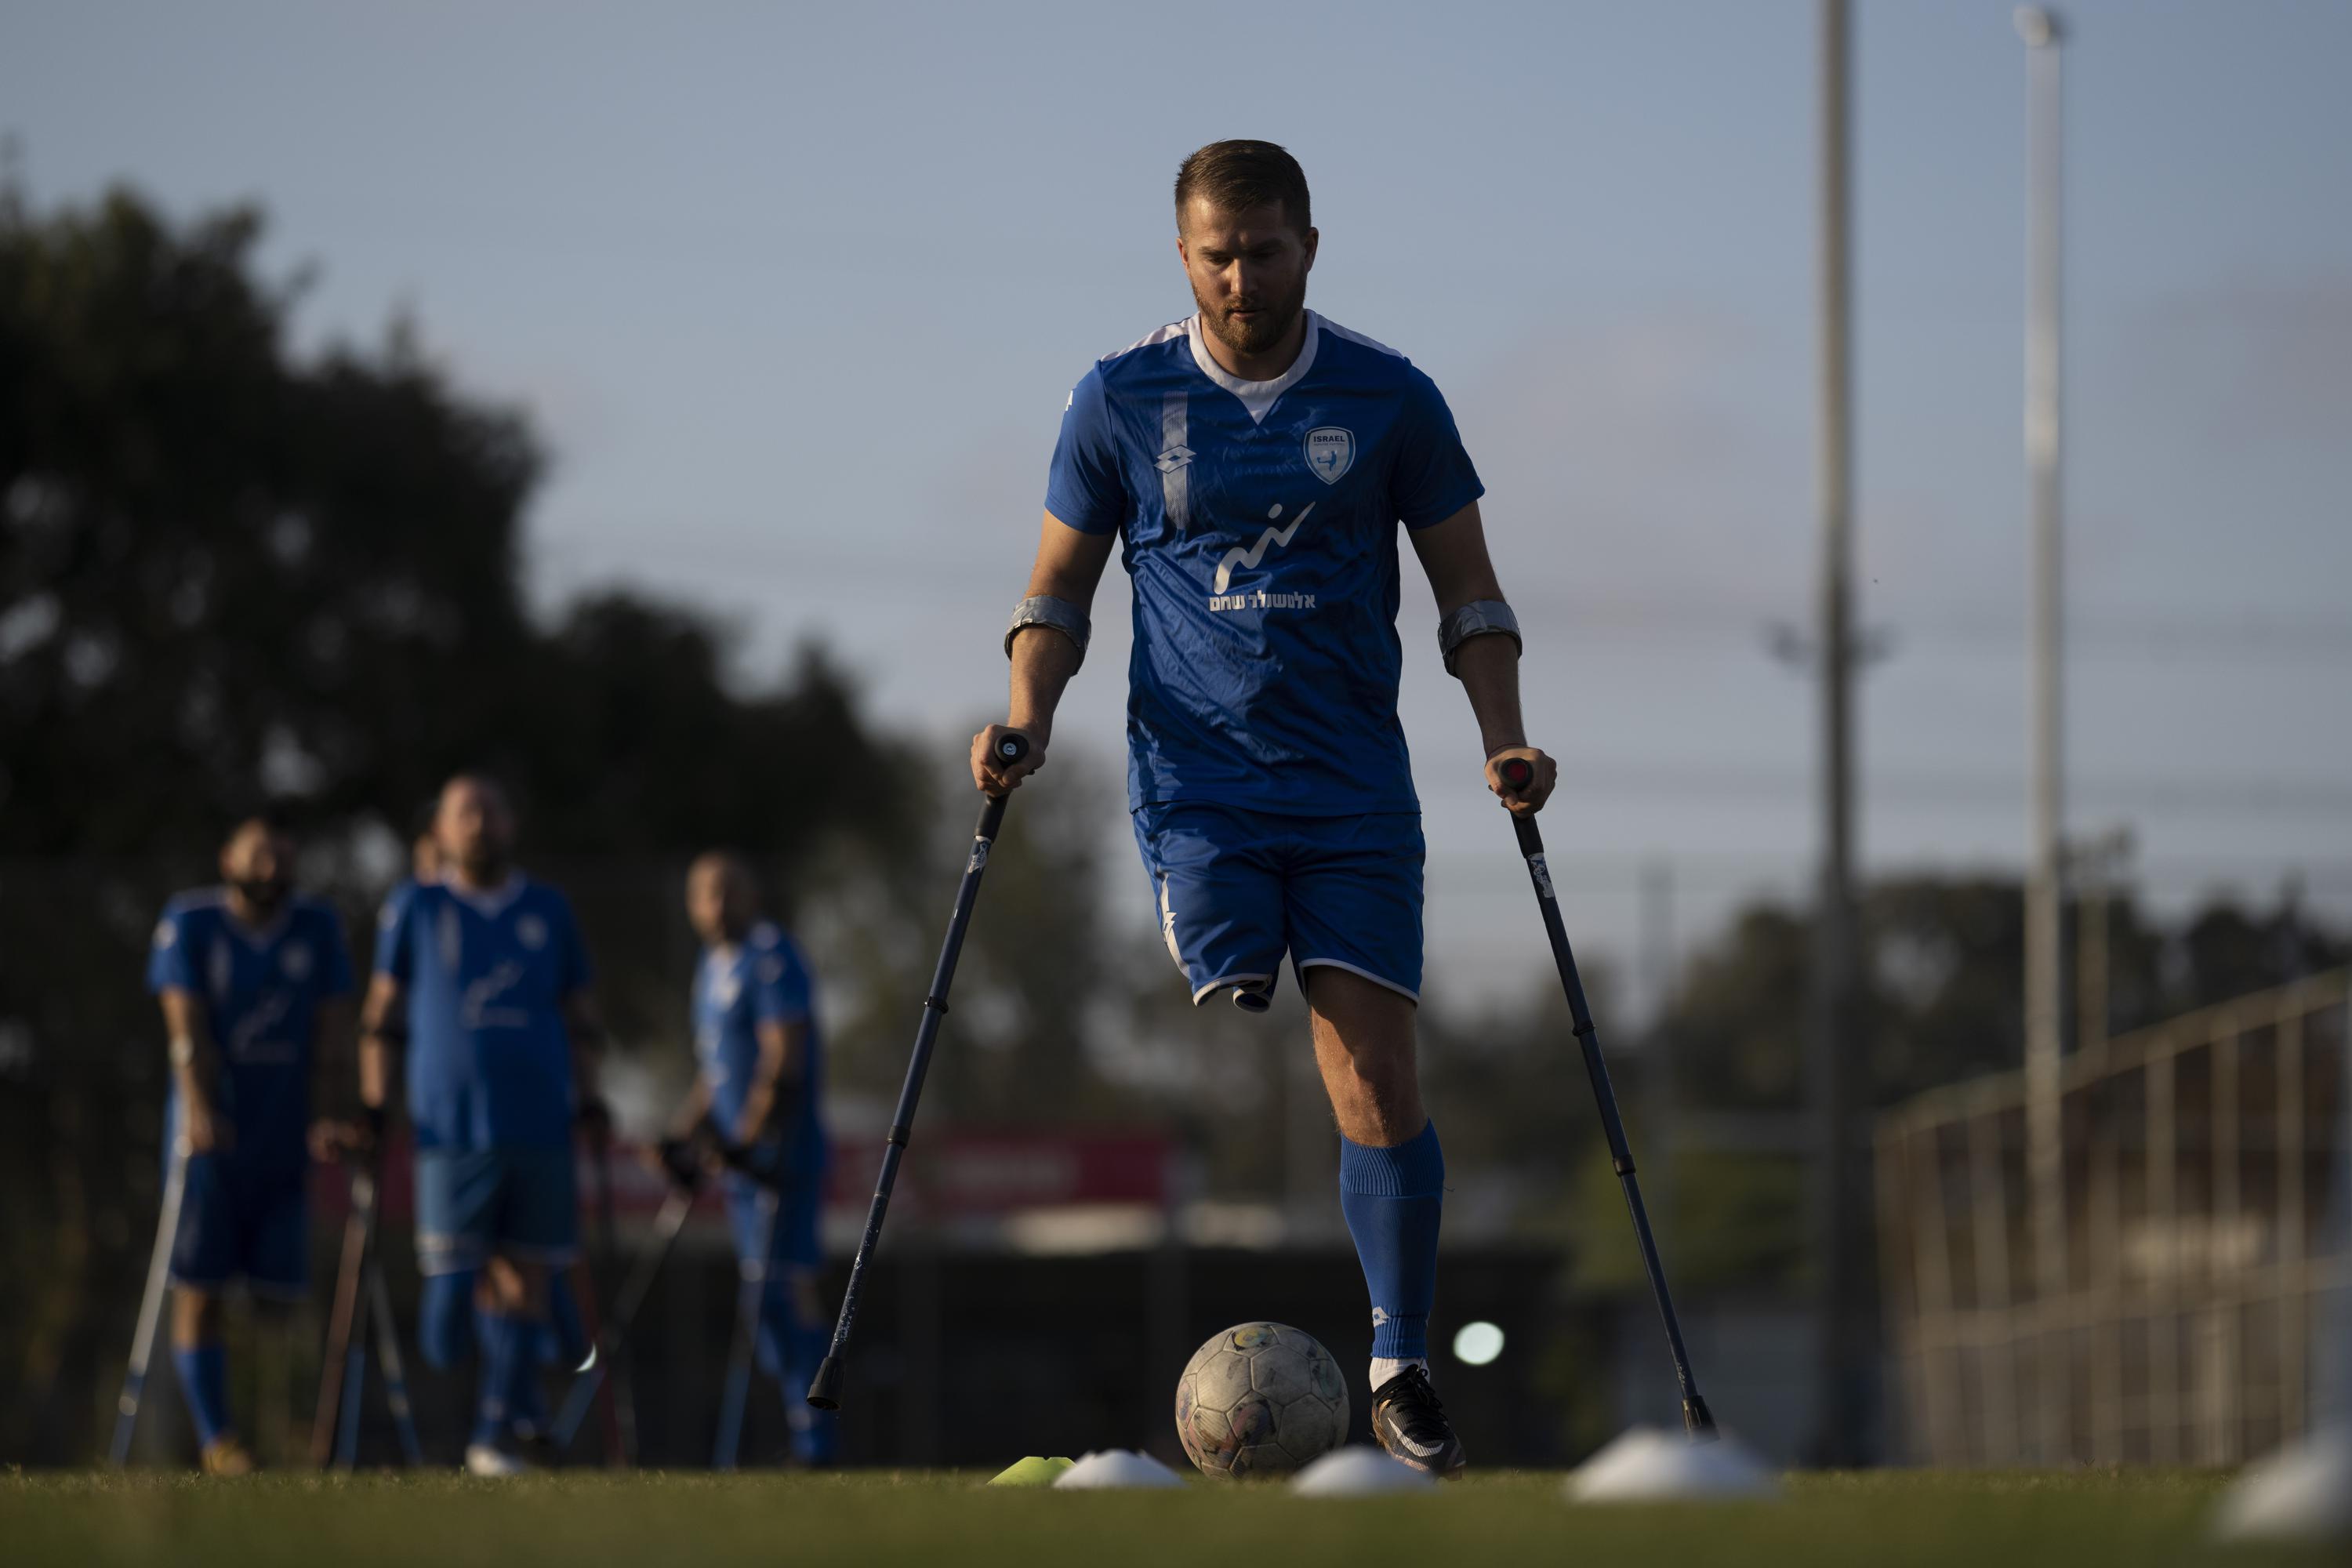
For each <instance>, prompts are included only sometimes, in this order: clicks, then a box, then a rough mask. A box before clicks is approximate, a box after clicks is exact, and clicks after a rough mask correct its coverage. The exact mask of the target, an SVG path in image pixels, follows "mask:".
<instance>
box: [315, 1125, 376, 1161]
mask: <svg viewBox="0 0 2352 1568" xmlns="http://www.w3.org/2000/svg"><path fill="white" fill-rule="evenodd" d="M369 1146H370V1140H369V1138H368V1135H367V1131H366V1130H365V1129H364V1128H362V1127H361V1126H360V1125H359V1124H358V1123H357V1122H353V1121H340V1120H338V1119H336V1118H334V1117H331V1116H322V1117H320V1119H319V1120H318V1121H313V1122H312V1123H310V1158H312V1159H313V1160H316V1161H317V1162H319V1163H320V1164H322V1165H332V1164H335V1163H339V1162H341V1161H343V1160H347V1159H349V1158H351V1157H352V1155H354V1154H358V1153H360V1152H362V1151H364V1150H366V1149H367V1148H368V1147H369Z"/></svg>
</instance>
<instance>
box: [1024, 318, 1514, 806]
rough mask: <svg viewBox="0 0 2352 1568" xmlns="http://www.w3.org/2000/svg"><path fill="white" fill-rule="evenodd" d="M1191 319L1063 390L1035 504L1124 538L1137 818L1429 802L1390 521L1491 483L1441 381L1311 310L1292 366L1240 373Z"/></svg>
mask: <svg viewBox="0 0 2352 1568" xmlns="http://www.w3.org/2000/svg"><path fill="white" fill-rule="evenodd" d="M1201 333H1202V326H1201V321H1200V318H1199V317H1198V316H1194V317H1192V319H1191V320H1189V321H1179V322H1176V323H1174V324H1173V325H1171V326H1167V327H1162V328H1161V329H1160V331H1156V332H1154V333H1152V334H1151V335H1150V337H1148V338H1146V339H1144V340H1143V341H1142V342H1139V343H1137V344H1135V345H1134V346H1133V347H1131V348H1129V349H1127V350H1125V351H1124V352H1122V353H1116V354H1112V355H1111V356H1109V357H1108V358H1107V359H1104V360H1101V361H1099V362H1097V363H1096V365H1095V367H1094V368H1093V369H1092V370H1091V371H1089V372H1087V376H1086V379H1085V380H1083V381H1081V382H1079V383H1078V384H1077V387H1076V390H1075V391H1073V392H1072V393H1071V395H1070V403H1069V407H1068V409H1067V411H1066V412H1065V413H1064V415H1063V416H1062V435H1061V440H1060V443H1059V444H1058V445H1057V446H1056V447H1055V451H1054V467H1053V475H1052V479H1051V480H1050V482H1049V483H1048V485H1047V488H1046V492H1045V509H1046V510H1048V511H1050V512H1052V513H1053V514H1054V515H1055V517H1057V518H1059V519H1060V520H1061V521H1063V522H1065V523H1067V524H1068V525H1069V526H1070V527H1072V528H1075V529H1077V530H1080V531H1083V532H1087V533H1108V532H1110V531H1113V530H1115V529H1116V530H1118V531H1120V532H1121V533H1122V534H1123V536H1124V542H1123V547H1122V551H1121V559H1122V560H1123V561H1124V562H1125V563H1126V565H1127V569H1128V572H1129V575H1130V576H1132V577H1133V578H1134V581H1135V650H1134V654H1133V657H1132V658H1131V659H1130V661H1129V697H1128V710H1127V712H1128V718H1127V731H1128V755H1129V766H1128V785H1129V805H1130V806H1131V807H1136V808H1140V807H1141V806H1143V805H1150V804H1157V803H1162V802H1171V801H1214V802H1219V803H1222V804H1224V805H1237V806H1244V807H1247V808H1251V809H1255V810H1259V811H1270V812H1276V813H1284V814H1288V815H1293V816H1350V815H1356V814H1360V813H1366V812H1408V811H1416V810H1418V809H1419V802H1418V801H1417V799H1416V798H1415V796H1414V795H1413V788H1412V765H1411V763H1410V761H1409V759H1408V758H1407V755H1406V752H1405V742H1404V731H1403V728H1402V726H1401V725H1400V724H1399V723H1398V721H1397V712H1396V702H1397V677H1398V673H1399V671H1400V668H1402V650H1401V648H1400V647H1399V644H1398V640H1397V632H1396V615H1397V605H1398V595H1399V584H1398V575H1397V540H1396V528H1397V525H1398V524H1399V523H1402V524H1403V525H1404V526H1405V527H1407V528H1425V527H1427V526H1429V525H1430V524H1432V523H1437V522H1443V521H1445V519H1447V518H1449V517H1451V516H1453V515H1454V513H1455V512H1457V511H1459V510H1462V509H1463V508H1464V507H1465V506H1467V505H1469V504H1470V502H1472V501H1474V500H1476V499H1477V498H1478V497H1479V495H1480V494H1482V493H1483V491H1484V487H1483V486H1482V485H1481V484H1480V483H1479V482H1478V475H1477V472H1476V470H1475V468H1472V467H1471V464H1470V458H1469V456H1468V454H1467V453H1465V451H1464V450H1463V449H1462V441H1461V437H1460V436H1459V435H1458V434H1457V433H1456V432H1455V430H1454V416H1453V415H1452V413H1451V412H1449V411H1448V410H1447V408H1446V406H1445V399H1444V397H1443V396H1441V395H1439V393H1438V390H1437V386H1436V384H1435V383H1433V382H1432V381H1431V380H1430V379H1429V377H1428V376H1426V375H1424V374H1422V373H1421V372H1420V371H1418V370H1415V369H1414V368H1413V367H1412V363H1411V362H1410V361H1408V360H1406V359H1405V358H1404V356H1403V355H1402V354H1399V353H1395V352H1394V351H1392V350H1391V349H1387V348H1383V347H1382V346H1381V345H1380V344H1379V343H1376V342H1372V341H1371V340H1370V339H1369V338H1364V337H1360V336H1358V335H1357V334H1356V333H1353V332H1350V331H1346V330H1345V329H1343V328H1340V327H1337V326H1334V325H1333V324H1332V323H1331V322H1329V321H1324V320H1323V319H1322V318H1321V317H1319V316H1318V315H1316V314H1315V312H1313V311H1311V310H1310V311H1308V312H1307V341H1306V343H1305V346H1304V347H1302V348H1301V349H1300V351H1299V354H1298V359H1297V363H1294V364H1293V365H1292V366H1291V367H1290V369H1289V370H1288V371H1287V372H1286V373H1285V374H1283V375H1282V376H1280V377H1279V378H1278V379H1276V380H1274V381H1267V382H1250V381H1242V380H1240V379H1238V378H1236V377H1234V376H1233V375H1231V374H1228V373H1227V372H1225V371H1224V370H1223V368H1222V367H1221V366H1219V365H1218V364H1217V363H1216V362H1215V361H1214V360H1213V358H1211V357H1210V354H1209V351H1208V348H1207V347H1206V345H1205V344H1203V343H1202V341H1201Z"/></svg>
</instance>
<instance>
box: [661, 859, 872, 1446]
mask: <svg viewBox="0 0 2352 1568" xmlns="http://www.w3.org/2000/svg"><path fill="white" fill-rule="evenodd" d="M686 912H687V919H688V921H690V922H691V923H692V925H693V926H694V930H695V934H697V935H698V936H699V937H701V939H702V942H703V948H702V963H701V964H700V966H699V967H698V968H697V969H696V971H695V974H694V1055H695V1063H696V1067H697V1069H698V1070H697V1072H696V1075H695V1081H694V1089H693V1091H692V1092H691V1093H690V1094H688V1097H687V1100H686V1103H685V1104H684V1105H682V1106H681V1107H680V1108H679V1110H678V1115H677V1123H676V1127H675V1129H674V1131H676V1133H677V1135H678V1136H680V1137H691V1136H693V1135H694V1134H695V1133H696V1131H698V1129H702V1128H704V1127H706V1126H709V1127H711V1128H712V1129H714V1130H715V1131H716V1132H717V1134H718V1136H719V1138H720V1139H721V1140H722V1141H724V1142H725V1144H726V1146H727V1164H728V1166H729V1167H730V1168H729V1170H728V1172H727V1175H726V1179H725V1187H724V1191H725V1193H726V1196H727V1218H728V1223H729V1226H730V1228H731V1229H732V1230H733V1231H734V1233H735V1255H736V1258H738V1260H739V1261H740V1265H741V1267H742V1269H743V1271H744V1277H745V1279H747V1280H750V1279H754V1278H757V1279H761V1281H762V1283H761V1298H760V1329H759V1352H760V1370H761V1371H762V1372H764V1373H767V1374H768V1375H769V1376H770V1377H772V1378H774V1379H776V1380H777V1382H778V1384H780V1385H781V1386H782V1389H783V1394H784V1409H785V1411H786V1412H787V1413H788V1415H789V1417H790V1419H791V1422H792V1429H793V1440H792V1451H793V1458H794V1459H795V1460H797V1461H798V1462H800V1463H802V1464H803V1465H828V1464H831V1463H832V1462H833V1459H834V1455H835V1447H836V1436H835V1416H834V1415H833V1413H832V1412H831V1411H817V1410H814V1409H811V1408H810V1406H809V1404H808V1401H807V1400H806V1399H804V1398H803V1397H802V1391H803V1390H804V1389H805V1388H807V1386H808V1381H809V1379H810V1377H811V1376H813V1375H814V1373H815V1372H816V1367H817V1363H818V1362H820V1361H822V1360H824V1350H825V1342H826V1340H827V1339H828V1338H829V1337H830V1336H829V1328H830V1325H829V1324H828V1323H827V1321H826V1320H825V1315H824V1304H823V1303H822V1302H821V1301H819V1300H818V1299H817V1281H816V1271H817V1269H818V1268H819V1266H820V1265H821V1264H822V1263H823V1262H824V1252H823V1250H822V1247H821V1246H820V1243H819V1240H818V1236H817V1220H818V1216H819V1209H820V1206H821V1205H822V1204H823V1202H824V1167H825V1152H826V1145H825V1135H824V1121H823V1120H822V1118H821V1116H820V1115H819V1104H818V1100H819V1094H820V1090H821V1088H822V1085H823V1072H824V1042H823V1040H822V1038H821V1037H820V1036H819V1035H818V1033H817V1027H816V1011H815V1007H816V1001H815V993H814V982H813V981H812V980H811V979H810V976H809V968H808V963H807V961H806V960H804V959H803V957H802V956H801V950H800V948H799V947H798V946H797V945H796V944H795V943H794V942H793V939H792V938H791V937H790V936H789V935H787V934H786V933H785V932H784V931H783V929H782V927H780V926H778V925H777V924H776V923H775V922H774V921H770V920H763V919H761V915H760V893H759V887H758V884H757V883H756V882H754V880H753V879H752V877H751V868H749V867H747V866H746V865H744V864H743V862H742V861H741V860H740V859H739V858H736V857H735V856H732V855H727V854H719V853H712V854H707V855H704V856H702V857H701V858H698V859H697V860H696V861H695V862H694V865H693V866H692V867H691V868H689V869H688V872H687V878H686Z"/></svg>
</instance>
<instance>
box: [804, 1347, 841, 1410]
mask: <svg viewBox="0 0 2352 1568" xmlns="http://www.w3.org/2000/svg"><path fill="white" fill-rule="evenodd" d="M808 1402H809V1403H810V1404H811V1405H814V1406H815V1407H816V1408H817V1409H819V1410H838V1409H840V1408H841V1358H840V1357H839V1356H837V1355H828V1356H826V1357H825V1358H824V1361H823V1362H822V1363H819V1365H818V1366H817V1369H816V1375H815V1376H814V1377H813V1378H810V1379H809V1385H808Z"/></svg>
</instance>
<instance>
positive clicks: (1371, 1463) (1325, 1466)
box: [1290, 1444, 1437, 1497]
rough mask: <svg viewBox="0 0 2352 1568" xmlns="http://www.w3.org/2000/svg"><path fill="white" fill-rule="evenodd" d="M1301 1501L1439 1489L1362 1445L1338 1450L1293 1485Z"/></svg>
mask: <svg viewBox="0 0 2352 1568" xmlns="http://www.w3.org/2000/svg"><path fill="white" fill-rule="evenodd" d="M1290 1489H1291V1490H1292V1491H1295V1492H1297V1494H1298V1495H1299V1496H1301V1497H1378V1496H1380V1495H1381V1494H1382V1493H1384V1492H1425V1491H1434V1490H1436V1489H1437V1480H1436V1478H1435V1477H1433V1476H1430V1475H1428V1474H1426V1473H1424V1472H1423V1471H1420V1470H1416V1469H1414V1468H1412V1466H1411V1465H1408V1464H1405V1463H1403V1462H1402V1460H1398V1459H1391V1458H1389V1457H1388V1456H1387V1455H1386V1454H1384V1453H1382V1452H1381V1450H1379V1449H1378V1448H1372V1447H1364V1446H1363V1445H1361V1444H1359V1445H1357V1446H1356V1447H1352V1448H1334V1449H1332V1450H1331V1451H1330V1452H1329V1453H1328V1454H1326V1455H1324V1456H1323V1457H1322V1458H1319V1459H1318V1460H1316V1461H1315V1462H1314V1463H1313V1464H1311V1465H1309V1466H1307V1468H1305V1469H1303V1470H1301V1471H1299V1472H1298V1474H1297V1477H1296V1478H1295V1479H1293V1480H1292V1481H1291V1483H1290Z"/></svg>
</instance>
